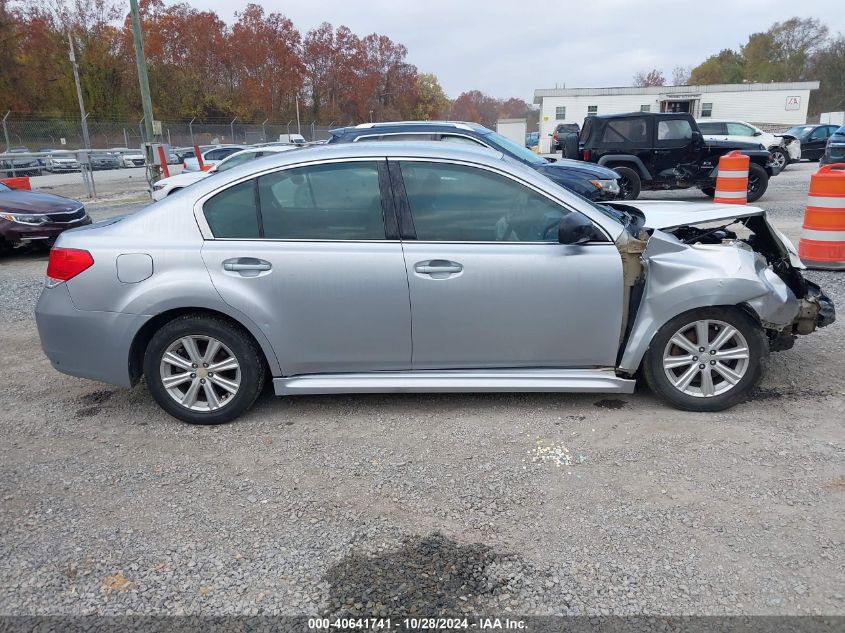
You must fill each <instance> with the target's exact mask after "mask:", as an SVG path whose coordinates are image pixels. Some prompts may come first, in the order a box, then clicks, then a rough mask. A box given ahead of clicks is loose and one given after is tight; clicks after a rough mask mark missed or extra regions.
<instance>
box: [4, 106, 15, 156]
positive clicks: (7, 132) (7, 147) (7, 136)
mask: <svg viewBox="0 0 845 633" xmlns="http://www.w3.org/2000/svg"><path fill="white" fill-rule="evenodd" d="M11 113H12V111H11V110H9V111H8V112H7V113H6V116H4V117H3V136H5V137H6V151H7V152H8V151H9V147H10V145H9V128H8V127H6V119H7V118H9V115H10V114H11ZM12 164H13V165H14V163H12Z"/></svg>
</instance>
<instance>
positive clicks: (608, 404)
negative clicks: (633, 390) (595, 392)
mask: <svg viewBox="0 0 845 633" xmlns="http://www.w3.org/2000/svg"><path fill="white" fill-rule="evenodd" d="M627 404H628V403H627V402H626V401H625V400H618V399H616V398H607V399H605V400H598V401H596V402H594V403H593V405H594V406H596V407H599V408H600V409H621V408H622V407H624V406H625V405H627Z"/></svg>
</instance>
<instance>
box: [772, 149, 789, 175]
mask: <svg viewBox="0 0 845 633" xmlns="http://www.w3.org/2000/svg"><path fill="white" fill-rule="evenodd" d="M770 153H771V155H772V165H773V166H774V167H775V168H776V169H777V173H780V172H782V171H783V170H784V169H786V168H787V166H788V165H789V154H787V153H786V150H784V149H783V148H780V147H776V148H774V149H773V150H772V151H771V152H770Z"/></svg>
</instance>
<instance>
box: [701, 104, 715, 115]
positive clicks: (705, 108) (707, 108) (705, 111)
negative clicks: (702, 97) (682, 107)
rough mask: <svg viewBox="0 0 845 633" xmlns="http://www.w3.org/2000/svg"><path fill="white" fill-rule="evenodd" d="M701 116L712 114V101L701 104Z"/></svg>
mask: <svg viewBox="0 0 845 633" xmlns="http://www.w3.org/2000/svg"><path fill="white" fill-rule="evenodd" d="M701 116H702V118H703V117H708V116H713V104H712V103H702V104H701Z"/></svg>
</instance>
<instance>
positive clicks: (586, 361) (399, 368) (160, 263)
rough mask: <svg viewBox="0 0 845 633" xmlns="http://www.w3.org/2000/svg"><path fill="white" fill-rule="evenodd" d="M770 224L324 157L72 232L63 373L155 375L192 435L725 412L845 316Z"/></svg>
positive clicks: (460, 169) (404, 149)
mask: <svg viewBox="0 0 845 633" xmlns="http://www.w3.org/2000/svg"><path fill="white" fill-rule="evenodd" d="M800 268H802V265H801V262H800V261H799V260H798V258H797V256H796V254H795V249H794V248H793V246H792V245H791V244H790V243H789V241H788V240H787V239H786V238H785V237H784V236H783V235H781V234H780V233H779V232H778V231H777V230H775V229H774V228H773V227H772V226H771V225H770V224H769V223H768V221H767V220H766V217H765V214H764V212H763V211H762V210H760V209H758V208H755V207H744V206H735V205H719V204H713V203H709V202H707V203H701V204H689V203H674V202H637V203H619V204H616V203H611V204H606V205H597V204H594V203H591V202H589V201H586V200H584V199H582V198H580V197H577V196H576V195H574V194H572V193H571V192H568V191H567V190H565V189H562V188H561V187H559V186H557V185H555V184H554V183H553V182H551V181H550V180H548V179H547V178H545V177H544V176H542V175H541V174H538V173H537V172H536V171H534V170H532V169H530V168H528V167H525V166H523V165H521V164H518V163H516V162H513V161H511V160H510V159H508V158H505V157H503V156H502V155H501V154H499V153H495V152H492V151H489V150H482V149H473V148H470V147H462V146H447V145H444V144H442V143H436V144H431V143H420V142H413V143H407V144H403V143H390V142H388V143H385V142H382V143H355V144H343V145H325V146H320V147H312V148H308V149H305V150H300V151H295V152H287V153H283V154H277V155H275V156H271V157H267V158H261V159H258V160H255V161H252V162H250V163H247V164H245V165H243V166H240V167H236V168H234V169H232V170H230V171H227V172H224V173H221V174H220V175H219V176H217V177H215V178H207V179H205V180H202V181H200V182H198V183H196V184H195V185H193V186H192V187H190V188H187V189H184V190H183V191H181V192H178V193H176V194H174V195H172V196H168V197H167V198H166V199H164V200H162V201H160V202H158V203H156V204H153V205H151V206H149V207H147V208H145V209H143V210H142V211H139V212H137V213H135V214H133V215H129V216H126V217H123V218H118V219H112V220H108V221H105V222H101V223H99V224H95V225H92V226H90V227H86V228H82V229H76V230H73V231H67V232H65V233H63V234H62V235H61V237H60V238H59V241H58V243H57V245H56V247H55V248H54V249H53V251H52V253H51V255H50V261H49V265H48V271H47V280H46V284H45V287H44V290H43V292H42V294H41V297H40V299H39V301H38V306H37V308H36V317H37V321H38V330H39V333H40V336H41V342H42V346H43V348H44V351H45V353H46V354H47V356H48V357H49V358H50V360H51V362H52V364H53V366H54V367H55V368H56V369H58V370H59V371H62V372H65V373H68V374H71V375H74V376H82V377H85V378H92V379H95V380H101V381H104V382H109V383H112V384H116V385H120V386H124V387H130V386H132V385H135V384H136V383H138V382H139V380H140V379H141V377H144V378H145V379H146V384H147V387H148V389H149V390H150V392H151V393H152V395H153V397H154V398H155V399H156V401H157V402H158V403H159V404H160V405H161V406H162V407H163V408H164V409H165V410H166V411H167V412H168V413H170V414H171V415H173V416H175V417H177V418H179V419H181V420H184V421H186V422H191V423H197V424H217V423H221V422H226V421H228V420H231V419H233V418H235V417H237V416H238V415H240V414H241V413H243V412H244V411H245V410H247V409H248V408H249V407H250V406H251V405H252V404H253V402H254V401H255V399H256V398H257V397H258V395H259V393H260V392H261V390H262V387H263V385H264V383H265V381H267V380H271V381H272V386H273V389H274V391H275V393H276V394H277V395H296V394H321V393H351V392H463V391H556V392H581V391H584V392H597V393H630V392H632V391H633V389H634V384H635V376H636V375H637V373H638V372H642V374H643V375H644V376H645V379H646V380H647V382H648V383H649V385H650V386H651V388H652V389H653V390H654V392H656V393H657V394H658V395H660V396H661V397H663V398H664V399H665V400H667V401H669V402H670V403H672V404H674V405H675V406H677V407H681V408H684V409H689V410H696V411H715V410H721V409H725V408H727V407H730V406H732V405H734V404H736V403H738V402H740V401H742V400H744V399H745V398H746V397H747V396H748V395H749V394H750V393H751V392H752V390H753V389H754V387H755V385H756V384H757V382H758V381H759V379H760V377H761V371H762V365H763V361H764V359H765V357H766V356H767V354H768V352H769V350H770V349H774V350H778V349H785V348H788V347H790V346H791V345H792V343H793V341H794V339H795V337H796V335H797V334H808V333H810V332H812V331H813V330H815V329H816V327H819V326H824V325H827V324H828V323H830V322H832V321H833V319H834V310H833V304H832V303H831V301H830V300H829V299H828V298H827V297H826V296H825V295H824V294H823V293H822V292H821V290H820V289H819V288H818V286H816V285H814V284H812V283H810V282H809V281H806V280H805V279H804V278H803V277H802V275H801V273H800V272H799V269H800Z"/></svg>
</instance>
